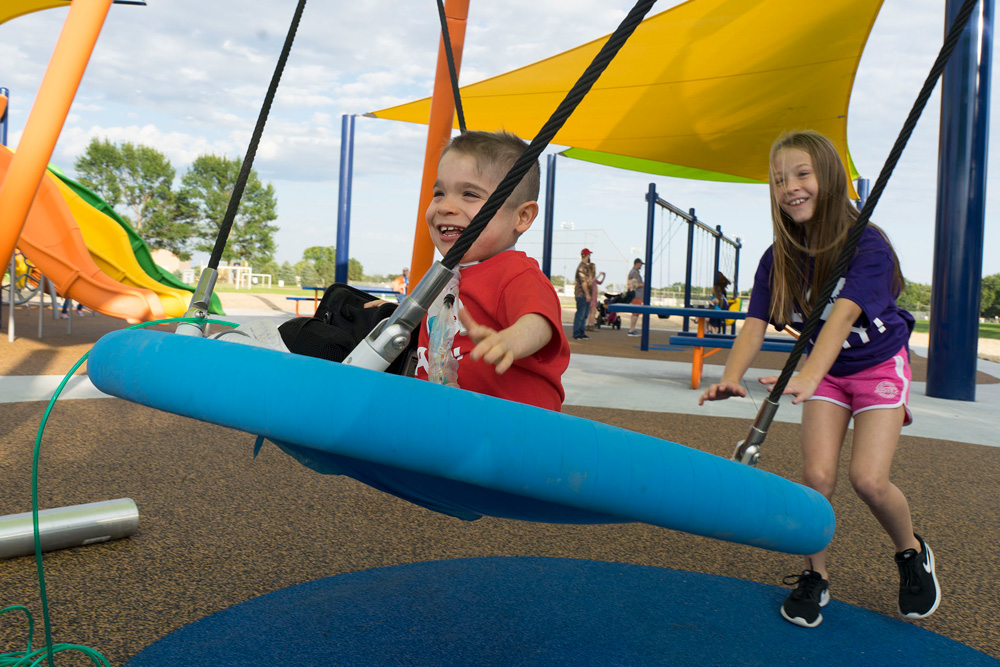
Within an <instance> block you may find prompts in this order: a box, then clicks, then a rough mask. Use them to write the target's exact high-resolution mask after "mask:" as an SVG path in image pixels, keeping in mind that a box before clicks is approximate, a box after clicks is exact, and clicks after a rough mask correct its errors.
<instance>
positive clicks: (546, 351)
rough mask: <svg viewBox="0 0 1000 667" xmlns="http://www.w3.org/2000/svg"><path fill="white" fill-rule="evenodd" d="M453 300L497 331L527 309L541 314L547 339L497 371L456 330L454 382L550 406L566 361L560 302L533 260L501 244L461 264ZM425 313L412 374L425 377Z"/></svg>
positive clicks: (557, 398)
mask: <svg viewBox="0 0 1000 667" xmlns="http://www.w3.org/2000/svg"><path fill="white" fill-rule="evenodd" d="M458 300H459V303H460V304H461V307H463V308H465V309H467V310H468V311H469V314H470V315H472V318H473V319H474V320H475V321H476V322H478V323H479V324H481V325H483V326H487V327H490V328H491V329H495V330H497V331H499V330H501V329H506V328H507V327H509V326H511V325H512V324H514V323H515V322H516V321H517V320H518V319H520V318H521V317H522V316H524V315H526V314H528V313H537V314H538V315H541V316H542V317H544V318H545V319H546V320H548V322H549V324H550V325H551V326H552V333H553V336H552V340H550V341H549V342H548V344H547V345H546V346H545V347H543V348H542V349H541V350H539V351H538V352H536V353H535V354H533V355H531V356H530V357H525V358H524V359H518V360H517V361H515V362H514V364H513V365H512V366H511V367H510V368H509V369H508V370H507V372H506V373H504V374H503V375H497V374H496V368H495V367H494V366H492V365H490V364H487V363H485V362H483V361H473V360H472V358H471V357H469V356H468V355H469V354H470V353H471V352H472V350H473V348H474V347H475V343H473V341H472V339H471V338H469V337H467V336H463V335H461V334H457V335H456V336H455V347H454V350H453V352H454V354H455V357H456V358H457V359H458V360H459V365H458V386H459V387H461V388H462V389H467V390H469V391H474V392H477V393H480V394H487V395H489V396H496V397H497V398H504V399H507V400H509V401H516V402H518V403H527V404H529V405H536V406H538V407H541V408H548V409H549V410H555V411H556V412H558V411H560V410H561V409H562V403H563V400H564V399H565V397H566V393H565V391H564V390H563V386H562V374H563V372H565V370H566V368H567V366H569V341H567V340H566V333H565V332H564V331H563V326H562V306H561V305H560V303H559V297H558V296H556V292H555V289H554V288H553V287H552V283H551V282H549V279H548V278H546V277H545V274H544V273H542V271H541V269H539V267H538V262H536V261H535V260H534V259H532V258H530V257H528V256H527V255H526V254H524V253H523V252H521V251H519V250H506V251H504V252H501V253H499V254H497V255H494V256H493V257H491V258H489V259H487V260H484V261H482V262H480V263H478V264H474V265H472V266H467V267H465V268H463V269H462V270H461V280H460V282H459V286H458ZM427 320H428V318H427V317H424V320H423V322H421V324H420V337H419V340H418V346H419V347H418V349H417V354H418V359H419V363H418V366H417V375H416V376H417V378H419V379H421V380H426V379H427V343H428V340H429V332H428V328H427Z"/></svg>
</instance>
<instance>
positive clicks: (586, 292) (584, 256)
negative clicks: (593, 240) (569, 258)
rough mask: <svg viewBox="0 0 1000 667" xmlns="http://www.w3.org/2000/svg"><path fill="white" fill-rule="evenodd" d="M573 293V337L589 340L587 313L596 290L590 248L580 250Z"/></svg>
mask: <svg viewBox="0 0 1000 667" xmlns="http://www.w3.org/2000/svg"><path fill="white" fill-rule="evenodd" d="M574 282H575V285H574V287H573V295H574V296H575V297H576V317H574V318H573V339H574V340H589V339H590V336H588V335H587V331H586V326H587V314H588V313H589V312H590V297H591V294H593V291H594V265H593V264H591V263H590V250H588V249H587V248H584V249H583V250H581V251H580V263H579V264H578V265H577V267H576V278H575V280H574Z"/></svg>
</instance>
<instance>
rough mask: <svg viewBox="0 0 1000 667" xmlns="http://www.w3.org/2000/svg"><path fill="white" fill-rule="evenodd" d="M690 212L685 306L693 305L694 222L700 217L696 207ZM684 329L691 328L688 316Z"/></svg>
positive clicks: (685, 274)
mask: <svg viewBox="0 0 1000 667" xmlns="http://www.w3.org/2000/svg"><path fill="white" fill-rule="evenodd" d="M688 214H689V215H690V216H691V219H690V220H688V245H687V264H686V266H685V269H684V307H685V308H690V307H691V261H692V259H693V258H694V222H695V220H697V219H698V216H696V215H695V214H694V209H693V208H690V209H688ZM683 330H684V331H688V330H689V321H688V318H687V317H685V318H684V325H683Z"/></svg>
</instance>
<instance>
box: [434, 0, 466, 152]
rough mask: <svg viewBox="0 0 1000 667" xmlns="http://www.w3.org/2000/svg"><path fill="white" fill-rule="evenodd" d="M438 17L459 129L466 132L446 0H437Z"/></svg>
mask: <svg viewBox="0 0 1000 667" xmlns="http://www.w3.org/2000/svg"><path fill="white" fill-rule="evenodd" d="M437 5H438V17H439V18H440V19H441V40H442V41H443V42H444V55H445V58H446V59H447V60H448V74H449V78H450V79H451V95H452V97H453V98H454V99H455V113H456V114H457V115H458V130H459V131H460V132H461V133H462V134H465V113H463V111H462V96H461V95H460V94H459V92H458V72H457V71H456V69H455V54H454V53H452V50H451V35H449V34H448V16H447V14H445V11H444V0H437Z"/></svg>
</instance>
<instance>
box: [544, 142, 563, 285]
mask: <svg viewBox="0 0 1000 667" xmlns="http://www.w3.org/2000/svg"><path fill="white" fill-rule="evenodd" d="M555 195H556V155H555V154H553V153H550V154H549V155H548V156H546V159H545V220H544V223H545V226H544V228H543V231H542V273H544V274H545V277H546V278H549V279H551V278H552V229H553V224H554V223H553V222H552V221H553V220H554V214H555ZM564 277H565V276H564Z"/></svg>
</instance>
